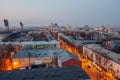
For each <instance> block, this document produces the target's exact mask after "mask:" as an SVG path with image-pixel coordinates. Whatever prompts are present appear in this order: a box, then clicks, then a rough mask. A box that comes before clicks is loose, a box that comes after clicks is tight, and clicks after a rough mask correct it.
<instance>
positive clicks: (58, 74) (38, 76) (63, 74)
mask: <svg viewBox="0 0 120 80" xmlns="http://www.w3.org/2000/svg"><path fill="white" fill-rule="evenodd" d="M0 79H1V80H87V79H89V76H88V75H87V74H86V73H85V72H84V71H83V70H82V69H81V68H79V67H72V66H71V67H63V68H40V69H28V70H18V71H8V72H0Z"/></svg>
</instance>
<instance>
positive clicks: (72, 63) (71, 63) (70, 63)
mask: <svg viewBox="0 0 120 80" xmlns="http://www.w3.org/2000/svg"><path fill="white" fill-rule="evenodd" d="M62 66H63V67H65V66H79V67H81V62H80V61H78V60H76V59H74V58H71V59H69V60H67V61H65V62H63V63H62Z"/></svg>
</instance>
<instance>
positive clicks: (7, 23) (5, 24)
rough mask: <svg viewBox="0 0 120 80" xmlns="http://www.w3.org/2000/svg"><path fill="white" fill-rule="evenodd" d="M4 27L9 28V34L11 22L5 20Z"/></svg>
mask: <svg viewBox="0 0 120 80" xmlns="http://www.w3.org/2000/svg"><path fill="white" fill-rule="evenodd" d="M4 26H5V27H6V28H7V30H8V33H9V22H8V19H4Z"/></svg>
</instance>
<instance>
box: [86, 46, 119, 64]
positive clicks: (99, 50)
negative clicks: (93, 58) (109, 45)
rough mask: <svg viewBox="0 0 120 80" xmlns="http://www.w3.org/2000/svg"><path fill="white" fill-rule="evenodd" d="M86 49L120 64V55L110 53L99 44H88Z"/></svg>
mask: <svg viewBox="0 0 120 80" xmlns="http://www.w3.org/2000/svg"><path fill="white" fill-rule="evenodd" d="M85 47H87V48H88V49H90V50H92V51H94V52H96V53H98V54H101V55H102V56H104V57H107V58H108V59H111V60H113V61H115V62H117V63H118V64H120V55H119V54H117V53H114V52H112V51H109V50H107V49H105V48H103V47H102V46H100V45H98V44H87V45H85Z"/></svg>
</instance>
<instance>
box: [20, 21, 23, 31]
mask: <svg viewBox="0 0 120 80" xmlns="http://www.w3.org/2000/svg"><path fill="white" fill-rule="evenodd" d="M19 23H20V26H21V28H22V30H23V23H22V22H19Z"/></svg>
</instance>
